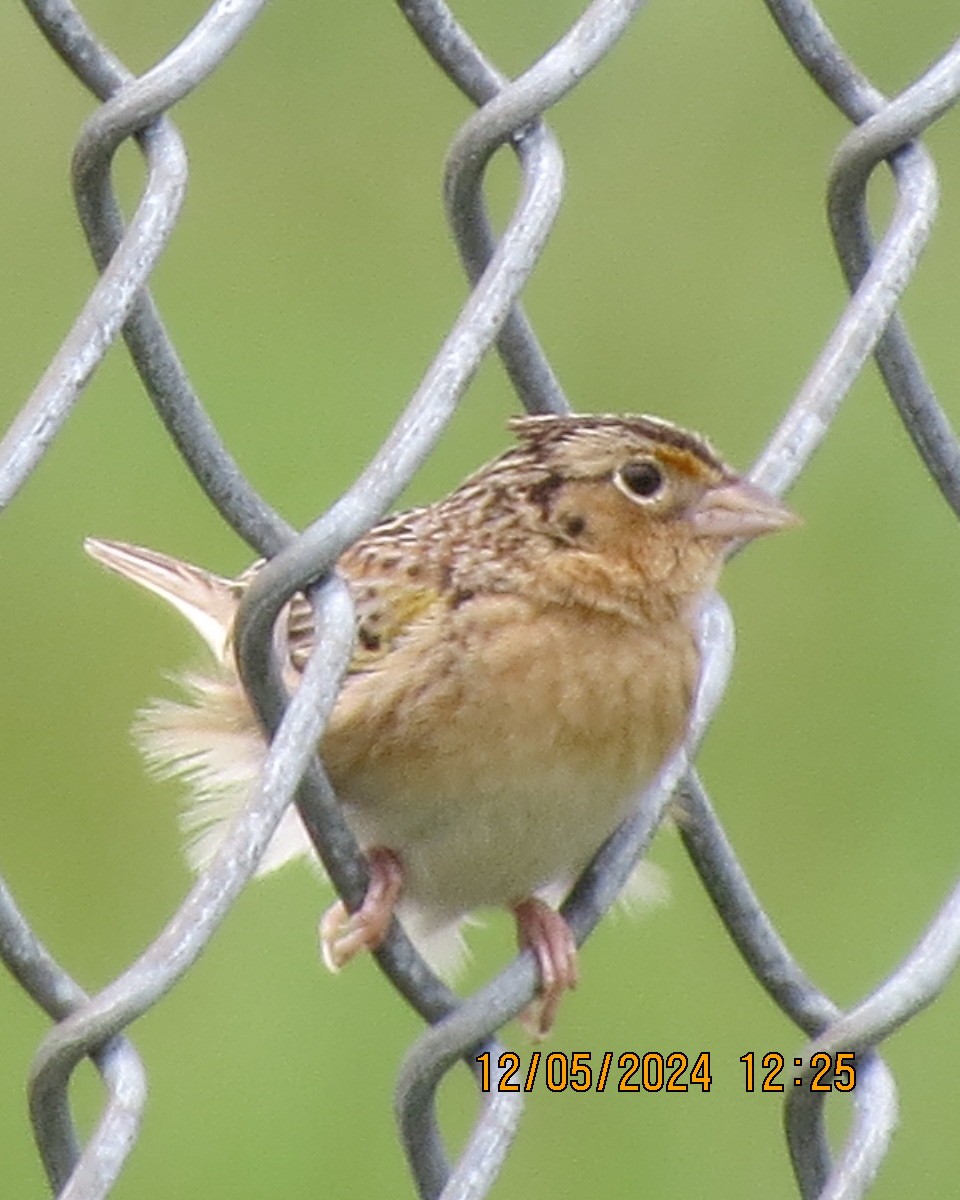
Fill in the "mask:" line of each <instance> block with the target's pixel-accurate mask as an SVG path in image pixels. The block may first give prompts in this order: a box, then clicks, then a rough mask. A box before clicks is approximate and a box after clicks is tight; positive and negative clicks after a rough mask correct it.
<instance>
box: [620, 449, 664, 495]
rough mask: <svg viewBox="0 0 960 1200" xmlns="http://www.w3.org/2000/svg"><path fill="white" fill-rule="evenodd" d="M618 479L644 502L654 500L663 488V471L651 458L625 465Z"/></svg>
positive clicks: (640, 459)
mask: <svg viewBox="0 0 960 1200" xmlns="http://www.w3.org/2000/svg"><path fill="white" fill-rule="evenodd" d="M618 479H619V481H620V482H621V483H622V484H623V486H624V487H625V488H626V490H627V491H628V492H631V493H632V494H633V495H634V496H639V497H640V498H641V499H643V500H652V499H653V497H654V496H656V495H657V493H658V492H659V491H660V490H661V488H662V487H663V471H661V469H660V467H659V466H658V465H657V464H656V463H655V462H654V461H653V459H651V458H639V459H637V460H636V461H635V462H628V463H625V464H624V465H623V466H622V467H621V468H620V471H619V472H618Z"/></svg>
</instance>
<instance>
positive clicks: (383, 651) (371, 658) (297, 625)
mask: <svg viewBox="0 0 960 1200" xmlns="http://www.w3.org/2000/svg"><path fill="white" fill-rule="evenodd" d="M337 569H338V571H339V572H340V573H341V575H342V576H343V577H344V579H345V580H346V582H347V584H348V586H349V588H350V592H351V595H352V597H353V602H354V607H355V608H356V613H357V641H356V646H355V647H354V652H353V657H352V658H351V660H350V667H349V674H351V675H352V674H356V673H358V672H362V671H369V670H372V669H374V668H375V667H376V666H377V665H378V664H379V663H380V662H381V660H383V659H384V658H386V656H387V655H388V654H389V653H390V651H391V650H392V649H393V648H394V647H395V646H396V645H397V644H398V643H399V642H400V641H402V640H403V637H404V635H405V633H407V631H408V630H409V629H410V628H411V627H412V626H414V625H415V624H416V623H417V622H418V621H420V620H421V619H423V618H425V617H427V616H428V614H429V613H430V612H431V611H432V610H433V608H434V607H435V605H436V604H437V603H438V602H439V600H440V589H439V587H438V586H437V585H436V584H435V583H434V582H432V581H429V580H426V581H424V580H422V579H416V580H413V579H410V578H409V577H407V576H406V574H405V573H404V572H403V571H402V570H399V571H398V570H394V569H392V568H390V567H386V568H384V567H383V565H382V564H379V565H378V564H376V563H374V562H370V563H368V564H366V566H365V567H364V568H363V569H362V570H361V569H359V568H358V565H357V563H356V562H355V561H353V560H352V559H349V558H348V559H345V560H341V562H340V563H339V564H338V568H337ZM287 641H288V646H289V653H290V661H291V663H292V664H293V666H294V667H295V668H296V669H297V670H303V668H304V666H305V665H306V662H307V659H308V658H309V656H310V652H311V650H312V649H313V644H314V627H313V612H312V610H311V608H310V605H309V603H308V602H307V600H306V598H305V597H304V596H303V595H301V594H298V595H296V596H294V598H293V599H292V600H291V602H290V609H289V615H288V619H287Z"/></svg>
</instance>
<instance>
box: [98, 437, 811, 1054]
mask: <svg viewBox="0 0 960 1200" xmlns="http://www.w3.org/2000/svg"><path fill="white" fill-rule="evenodd" d="M510 425H511V428H512V429H513V431H514V433H515V434H516V436H517V439H518V444H517V445H516V446H514V447H513V448H512V449H509V450H507V451H506V452H505V453H504V454H502V455H500V457H499V458H496V459H494V461H493V462H491V463H489V464H488V465H487V466H485V467H482V468H481V469H480V470H479V471H477V472H476V473H475V474H473V475H471V476H470V477H469V478H468V479H467V480H466V481H465V482H464V483H463V484H462V485H461V486H460V487H459V488H457V489H456V491H454V492H452V493H451V494H450V495H449V496H447V497H445V498H444V499H442V500H439V501H437V502H436V503H434V504H430V505H428V506H427V507H425V508H418V509H413V510H411V511H409V512H403V513H400V514H398V515H396V516H393V517H389V518H387V519H386V520H384V521H383V522H381V523H380V524H379V525H377V526H376V527H375V528H374V529H372V530H371V531H370V532H369V533H368V534H367V535H366V536H365V537H363V538H361V539H360V541H358V542H357V543H356V544H355V545H354V546H352V547H351V548H350V549H349V550H347V551H346V552H345V553H344V554H343V556H342V557H341V558H340V560H339V562H338V564H337V570H338V571H339V572H340V574H341V575H342V576H343V578H344V579H345V580H346V581H347V582H348V584H349V586H350V589H351V592H352V594H353V599H354V601H355V604H356V610H357V641H356V649H355V653H354V657H353V660H352V663H351V667H350V671H349V673H348V675H347V678H346V679H345V681H344V684H343V688H342V691H341V693H340V696H339V699H338V701H337V705H336V708H335V710H334V713H333V716H332V718H331V720H330V724H329V727H328V729H327V731H326V733H325V734H324V736H323V739H322V742H321V745H320V753H321V756H322V758H323V762H324V764H325V766H326V769H327V771H328V773H329V775H330V778H331V780H332V781H333V784H334V786H335V788H336V790H337V793H338V795H339V797H340V799H341V801H342V803H343V807H344V811H345V815H346V818H347V820H348V822H349V824H350V825H351V827H352V828H353V830H354V831H355V833H356V836H357V838H358V840H359V843H360V845H361V846H362V847H363V848H364V850H365V851H366V853H367V855H368V857H369V859H370V866H371V885H370V890H369V892H368V895H367V899H366V901H365V903H364V905H363V906H362V908H361V909H360V910H359V911H358V912H357V913H355V914H353V915H352V916H351V915H348V914H347V913H346V912H345V910H344V908H343V906H342V905H341V904H335V905H334V906H333V907H332V908H331V909H330V910H329V911H328V912H327V914H326V915H325V917H324V918H323V921H322V923H321V940H322V944H323V952H324V959H325V961H326V962H327V965H328V966H330V967H331V969H336V968H337V967H339V966H341V965H342V964H343V963H344V962H346V961H347V960H348V959H349V958H352V957H353V956H354V955H355V954H356V953H357V952H358V951H359V950H362V949H370V948H375V947H376V946H377V945H378V944H379V941H380V940H381V939H382V937H383V936H384V932H385V930H386V927H387V925H388V923H389V920H390V917H391V915H392V913H393V912H394V911H396V913H397V915H398V916H399V917H400V918H401V920H402V921H403V923H404V926H405V928H406V929H407V932H408V933H409V935H410V936H411V937H412V938H413V940H414V942H415V943H416V944H417V945H418V946H419V948H420V949H421V951H422V952H423V953H424V955H425V956H426V958H427V960H428V961H429V962H431V963H432V964H433V965H434V966H436V967H437V968H438V969H440V970H441V972H444V970H445V968H446V973H449V968H450V966H451V963H452V962H453V961H454V960H455V959H456V958H457V957H458V954H459V952H460V948H461V945H462V944H461V940H460V936H459V927H460V925H461V924H462V923H463V921H464V919H465V917H466V916H467V915H468V914H469V913H471V912H472V911H473V910H475V909H477V908H481V907H483V906H488V905H493V906H507V907H509V908H510V909H512V911H513V912H514V914H515V915H516V920H517V930H518V938H519V941H520V943H521V945H524V946H529V947H531V948H532V949H533V950H534V952H535V954H536V957H537V961H538V963H539V966H540V972H541V993H542V999H541V1007H540V1013H539V1023H540V1027H541V1031H543V1032H545V1031H546V1030H547V1029H548V1028H549V1027H550V1024H551V1022H552V1019H553V1016H554V1013H555V1010H556V1006H557V1003H558V1001H559V998H560V996H561V995H562V993H563V992H564V990H565V989H567V988H569V987H572V986H574V984H575V983H576V978H577V966H576V949H575V946H574V943H573V939H572V936H571V934H570V931H569V929H568V928H567V926H566V923H565V922H564V920H563V918H562V917H561V916H560V915H559V913H557V912H556V911H555V909H554V908H553V907H551V906H550V905H549V904H548V903H547V902H546V900H545V899H544V895H545V894H546V895H555V894H556V893H557V890H558V889H560V888H564V887H566V886H568V885H569V884H570V883H572V881H573V880H574V879H575V878H576V876H577V874H578V873H579V871H580V870H581V869H582V868H583V867H584V866H585V865H586V863H587V862H588V861H589V859H590V858H591V856H592V855H593V853H594V852H595V851H596V850H597V848H598V847H599V846H600V845H601V843H602V842H603V841H604V840H605V839H606V837H607V836H608V835H609V834H610V833H612V832H613V830H614V829H615V828H616V827H617V825H618V824H619V823H620V822H621V821H622V820H623V819H624V817H626V815H627V814H628V813H629V812H630V810H631V807H632V806H633V805H634V804H635V803H636V800H637V796H638V793H639V792H640V791H641V790H642V789H643V788H644V787H645V786H646V785H647V784H649V783H650V782H651V781H652V779H653V778H654V776H655V775H656V774H657V772H658V771H659V769H660V768H661V766H662V765H663V763H664V762H665V760H666V759H667V758H668V757H669V756H670V754H671V753H672V752H673V751H674V750H676V749H677V748H678V746H679V745H680V744H681V743H682V741H683V738H684V736H685V733H686V729H687V724H688V721H689V716H690V710H691V703H692V699H693V695H694V692H695V689H696V685H697V678H698V671H699V655H698V650H697V645H696V641H695V636H694V626H695V618H696V614H697V610H698V606H699V605H700V603H701V602H702V600H703V599H704V598H705V597H706V596H707V595H708V594H709V593H710V591H711V590H712V589H713V587H714V585H715V584H716V581H717V577H718V575H719V573H720V568H721V566H722V564H723V561H724V556H725V553H726V551H727V550H728V549H729V547H730V545H731V543H733V542H734V541H736V540H741V539H748V538H752V537H756V536H757V535H759V534H764V533H769V532H772V531H774V530H777V529H781V528H783V527H784V526H786V525H789V524H792V523H793V522H794V518H793V516H792V514H791V513H790V512H789V511H788V510H787V509H786V508H785V507H783V505H781V503H780V502H779V501H778V500H776V499H774V498H773V497H772V496H770V495H768V494H767V493H765V492H763V491H761V490H760V489H759V488H757V487H755V486H754V485H752V484H750V483H748V482H747V481H745V480H743V479H741V478H740V477H739V476H738V475H736V474H735V473H734V472H733V471H732V470H731V469H730V468H729V467H728V466H726V465H725V464H724V463H723V461H722V460H721V459H720V458H718V457H717V455H716V454H715V453H714V451H713V450H712V449H711V447H710V446H709V445H708V443H707V442H706V441H704V440H703V439H702V438H700V437H698V436H697V435H695V434H692V433H687V432H685V431H683V430H681V429H678V428H676V427H675V426H674V425H671V424H668V423H667V422H665V421H660V420H656V419H654V418H652V417H633V416H629V417H628V416H625V417H619V416H528V417H519V418H516V419H514V420H513V421H511V422H510ZM86 549H87V551H88V552H89V553H90V554H91V555H92V556H93V557H94V558H96V559H98V560H99V561H100V562H101V563H103V564H104V565H105V566H107V567H109V568H111V569H112V570H114V571H116V572H117V573H119V574H120V575H124V576H126V577H127V578H129V579H132V580H134V581H135V582H136V583H139V584H141V585H142V586H144V587H146V588H148V589H150V590H151V591H153V592H156V593H157V594H158V595H160V596H162V597H163V598H164V599H165V600H167V601H169V602H170V603H171V604H172V605H173V606H174V607H175V608H177V609H178V610H179V611H180V612H181V613H182V614H183V615H184V616H186V617H187V619H188V620H189V621H191V623H192V624H193V625H194V626H195V627H196V629H197V631H198V632H199V633H200V634H201V635H202V636H203V638H204V639H205V641H206V642H207V644H208V645H209V647H210V649H211V650H212V651H213V655H214V658H215V660H216V661H215V666H214V668H213V669H212V670H208V671H205V672H202V673H189V674H186V675H184V676H183V679H182V682H183V684H184V686H185V688H186V691H187V696H188V699H187V701H186V702H174V701H170V700H161V701H157V702H155V703H154V704H153V705H152V706H151V707H149V708H148V709H146V710H145V712H144V713H143V714H141V717H140V721H139V725H138V736H139V740H140V742H141V745H142V747H143V748H144V751H145V753H146V755H147V757H148V759H149V760H150V761H151V762H152V763H153V764H155V765H157V766H159V767H160V768H161V769H162V770H163V771H165V772H167V773H169V774H173V775H179V776H182V777H183V778H185V779H186V781H187V782H188V784H189V787H190V790H191V796H190V799H189V801H188V802H187V805H186V807H185V812H184V825H185V827H186V829H187V830H188V831H189V832H190V834H191V841H190V845H189V847H188V850H187V854H188V857H189V860H190V862H191V864H192V865H193V867H194V868H196V869H200V868H202V867H203V866H204V864H205V863H207V862H208V861H209V859H210V857H211V856H212V854H213V852H214V851H215V849H216V846H217V844H218V841H219V839H220V837H221V835H222V833H223V831H224V828H225V826H226V824H227V822H228V821H229V820H230V818H231V817H232V816H233V814H234V813H235V812H236V811H237V810H238V808H239V807H240V806H241V805H242V804H243V802H244V799H245V798H246V796H247V795H248V794H249V791H250V788H251V786H252V783H253V780H254V779H255V777H256V774H257V770H258V767H259V765H260V762H261V761H262V758H263V755H264V750H265V745H264V740H263V735H262V733H261V731H260V728H259V726H258V724H257V722H256V720H255V719H254V716H253V714H252V712H251V710H250V708H249V707H248V704H247V700H246V698H245V695H244V693H243V691H242V689H241V687H240V684H239V681H238V677H237V671H236V666H235V664H234V661H233V655H232V647H231V629H232V625H233V619H234V615H235V612H236V608H237V604H238V601H239V599H240V596H241V595H242V592H243V589H244V587H245V586H246V584H247V582H248V581H249V579H250V577H251V574H252V573H253V572H255V571H256V570H257V566H256V565H254V566H253V567H251V568H250V570H249V571H248V572H246V574H245V575H243V576H241V577H240V579H238V580H236V581H231V580H228V579H223V578H220V577H219V576H217V575H213V574H211V573H209V572H208V571H204V570H201V569H200V568H198V567H194V566H190V565H188V564H186V563H183V562H179V561H177V560H176V559H173V558H168V557H166V556H165V555H161V554H155V553H154V552H152V551H150V550H143V549H139V548H137V547H134V546H128V545H125V544H122V543H120V542H108V541H100V540H94V539H91V540H89V541H87V543H86ZM286 637H287V654H288V667H289V670H290V674H291V677H292V678H294V679H295V677H296V674H297V672H298V671H299V670H302V668H303V665H304V663H305V661H306V658H307V656H308V654H309V652H310V648H311V643H312V638H313V630H312V626H311V614H310V609H309V607H308V605H307V603H306V601H305V600H304V598H303V597H302V596H296V597H294V598H293V600H292V601H291V602H290V604H289V606H288V608H287V612H286ZM309 850H310V845H309V842H308V840H307V837H306V834H305V832H304V830H303V828H302V826H301V824H300V821H299V817H298V816H297V813H296V811H295V810H294V809H290V810H289V811H288V812H287V814H286V815H285V817H284V819H283V821H282V822H281V825H280V826H279V828H278V830H277V832H276V834H275V835H274V838H273V840H272V842H271V844H270V846H269V848H268V850H267V853H266V855H265V857H264V859H263V861H262V862H261V864H260V871H261V872H266V871H269V870H272V869H273V868H274V867H277V866H279V865H281V864H282V863H284V862H286V861H288V860H289V859H292V858H294V857H297V856H299V855H301V854H307V853H308V852H309Z"/></svg>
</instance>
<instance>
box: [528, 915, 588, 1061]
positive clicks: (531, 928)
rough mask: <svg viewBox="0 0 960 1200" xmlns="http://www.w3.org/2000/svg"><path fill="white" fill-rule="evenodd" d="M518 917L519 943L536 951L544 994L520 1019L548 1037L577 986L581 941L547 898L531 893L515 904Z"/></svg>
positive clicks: (532, 1030) (533, 1031)
mask: <svg viewBox="0 0 960 1200" xmlns="http://www.w3.org/2000/svg"><path fill="white" fill-rule="evenodd" d="M513 914H514V916H515V917H516V919H517V942H518V944H519V946H520V949H521V950H532V951H533V953H534V954H535V956H536V959H537V965H538V967H539V968H540V996H539V998H538V999H537V1000H535V1001H534V1002H533V1004H531V1005H529V1006H528V1007H527V1008H526V1009H524V1011H523V1013H521V1015H520V1020H521V1022H522V1023H523V1025H524V1027H525V1028H526V1029H527V1030H528V1032H529V1033H530V1034H531V1035H532V1036H533V1037H535V1038H543V1037H546V1036H547V1034H548V1033H549V1032H550V1030H551V1029H552V1028H553V1021H554V1018H555V1017H556V1015H557V1009H558V1008H559V1006H560V1000H561V998H562V996H563V993H564V992H566V991H571V990H572V989H573V988H575V987H576V986H577V982H578V980H579V978H580V973H579V970H578V968H577V944H576V942H575V941H574V940H573V934H572V933H571V931H570V926H569V925H568V924H567V923H566V921H565V920H564V919H563V917H561V915H560V914H559V913H558V912H556V911H555V910H554V909H552V908H551V907H550V906H549V904H546V903H545V902H544V901H543V900H538V899H537V898H536V897H535V896H531V897H530V898H529V899H527V900H521V901H520V902H519V903H518V904H514V905H513Z"/></svg>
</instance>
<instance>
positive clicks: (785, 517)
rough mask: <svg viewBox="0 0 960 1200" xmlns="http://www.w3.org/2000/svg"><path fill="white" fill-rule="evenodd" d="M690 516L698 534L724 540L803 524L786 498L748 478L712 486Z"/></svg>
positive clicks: (752, 536) (756, 535)
mask: <svg viewBox="0 0 960 1200" xmlns="http://www.w3.org/2000/svg"><path fill="white" fill-rule="evenodd" d="M690 519H691V520H692V522H693V527H694V529H695V530H696V533H697V536H699V537H706V538H720V539H722V540H723V541H728V540H730V541H732V540H735V539H739V538H755V537H759V536H760V535H761V534H764V533H776V531H777V530H778V529H787V528H789V527H790V526H791V525H799V524H800V518H799V517H798V516H797V515H796V513H794V512H791V511H790V509H789V508H787V506H786V505H785V504H783V503H782V501H780V500H778V499H777V498H776V496H771V495H770V493H769V492H765V491H764V490H763V488H761V487H757V485H756V484H755V483H750V482H749V480H746V479H734V480H732V481H730V482H729V483H724V484H721V485H720V486H719V487H714V488H711V489H710V491H708V492H706V493H705V495H704V496H702V497H701V499H700V500H699V501H698V502H697V504H696V505H695V506H694V508H693V511H692V512H691V514H690Z"/></svg>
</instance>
